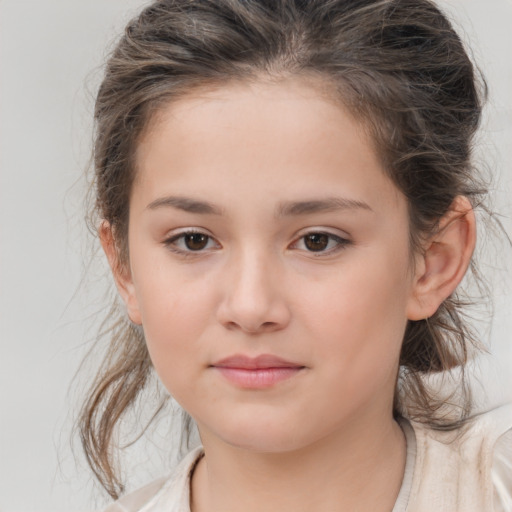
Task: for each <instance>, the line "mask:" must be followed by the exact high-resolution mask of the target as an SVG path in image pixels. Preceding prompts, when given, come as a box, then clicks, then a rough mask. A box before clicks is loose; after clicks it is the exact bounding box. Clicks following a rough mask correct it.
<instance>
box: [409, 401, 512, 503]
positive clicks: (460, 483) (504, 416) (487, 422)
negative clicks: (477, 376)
mask: <svg viewBox="0 0 512 512" xmlns="http://www.w3.org/2000/svg"><path fill="white" fill-rule="evenodd" d="M412 427H413V429H414V434H415V437H416V450H417V453H416V462H415V466H414V482H413V489H412V492H411V501H412V503H413V504H414V506H412V507H411V508H410V509H408V510H411V511H414V512H416V511H418V512H419V511H423V510H427V503H429V505H428V506H430V507H431V506H432V503H436V504H437V508H436V510H439V511H445V510H446V511H450V510H464V511H465V512H472V511H475V512H477V511H483V510H485V511H489V512H490V511H495V512H512V404H508V405H504V406H501V407H498V408H496V409H493V410H491V411H488V412H485V413H482V414H479V415H477V416H475V417H473V418H472V419H471V420H470V421H469V422H468V423H467V425H466V426H465V427H464V428H461V429H460V430H457V431H450V432H446V431H438V430H433V429H431V428H428V427H426V426H424V425H420V424H418V423H412ZM420 484H421V485H420Z"/></svg>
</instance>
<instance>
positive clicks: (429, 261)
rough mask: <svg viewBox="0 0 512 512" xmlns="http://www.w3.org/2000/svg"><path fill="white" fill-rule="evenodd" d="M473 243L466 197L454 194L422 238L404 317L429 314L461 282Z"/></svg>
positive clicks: (473, 230) (472, 217)
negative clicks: (430, 233)
mask: <svg viewBox="0 0 512 512" xmlns="http://www.w3.org/2000/svg"><path fill="white" fill-rule="evenodd" d="M475 243H476V226H475V214H474V212H473V208H472V206H471V203H470V202H469V200H468V198H467V197H464V196H457V197H456V198H455V199H454V201H453V203H452V205H451V206H450V209H449V210H448V212H447V213H446V214H445V215H444V216H443V218H442V219H441V221H440V223H439V229H438V231H437V232H436V233H435V234H434V235H433V236H432V237H431V238H430V239H428V240H427V241H426V242H425V245H424V247H425V251H424V253H423V254H422V255H421V256H419V257H418V258H417V259H416V269H415V276H414V282H413V290H412V295H411V297H410V300H409V303H408V308H407V318H408V319H409V320H423V319H425V318H429V317H431V316H432V315H433V314H434V313H435V312H436V311H437V309H438V308H439V306H440V305H441V304H442V302H443V301H444V300H445V299H447V298H448V297H449V296H450V295H451V294H452V293H453V291H454V290H455V288H456V287H457V285H458V284H459V283H460V282H461V280H462V278H463V277H464V274H465V273H466V270H467V269H468V266H469V263H470V261H471V256H472V254H473V251H474V248H475Z"/></svg>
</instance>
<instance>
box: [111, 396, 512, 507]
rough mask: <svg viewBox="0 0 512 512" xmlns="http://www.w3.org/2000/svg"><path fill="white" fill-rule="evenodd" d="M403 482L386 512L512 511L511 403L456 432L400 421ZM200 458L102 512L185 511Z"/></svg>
mask: <svg viewBox="0 0 512 512" xmlns="http://www.w3.org/2000/svg"><path fill="white" fill-rule="evenodd" d="M401 427H402V429H403V431H404V434H405V438H406V441H407V459H406V465H405V472H404V478H403V481H402V486H401V488H400V492H399V495H398V498H397V500H396V503H395V506H394V507H393V510H392V511H390V512H433V511H435V512H512V404H509V405H506V406H502V407H499V408H497V409H494V410H492V411H489V412H487V413H484V414H480V415H478V416H476V417H475V418H474V419H473V420H471V422H470V423H469V425H468V426H467V427H466V428H465V429H463V430H460V431H451V432H441V431H436V430H432V429H430V428H428V427H425V426H423V425H421V424H419V423H414V422H409V421H407V420H402V421H401ZM203 455H204V452H203V449H202V447H198V448H196V449H194V450H192V451H191V452H190V453H189V454H188V455H187V456H186V457H185V458H184V459H183V460H182V461H181V462H180V464H179V465H178V467H177V468H176V470H175V471H174V472H173V474H172V475H171V476H170V477H165V478H161V479H159V480H156V481H154V482H152V483H150V484H149V485H147V486H145V487H143V488H141V489H139V490H137V491H135V492H132V493H130V494H127V495H126V496H123V497H122V498H120V499H119V500H118V501H116V502H115V503H113V504H111V505H110V506H109V507H107V509H106V510H105V511H104V512H190V478H191V475H192V473H193V471H194V468H195V465H196V464H197V462H198V461H199V460H200V459H201V457H202V456H203Z"/></svg>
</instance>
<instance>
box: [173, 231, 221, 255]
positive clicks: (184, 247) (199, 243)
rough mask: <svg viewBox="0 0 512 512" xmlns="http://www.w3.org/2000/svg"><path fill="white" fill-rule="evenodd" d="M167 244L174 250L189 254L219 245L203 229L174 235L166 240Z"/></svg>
mask: <svg viewBox="0 0 512 512" xmlns="http://www.w3.org/2000/svg"><path fill="white" fill-rule="evenodd" d="M164 244H165V246H166V247H167V248H168V249H170V250H171V251H173V252H177V253H179V254H184V255H186V256H188V255H189V254H191V253H194V252H197V253H198V252H204V251H205V250H208V249H212V248H214V247H218V244H217V243H216V242H215V241H214V239H213V238H212V237H211V236H210V235H207V234H205V233H202V232H201V231H184V232H182V233H179V234H177V235H173V236H171V237H170V238H168V239H167V240H165V242H164Z"/></svg>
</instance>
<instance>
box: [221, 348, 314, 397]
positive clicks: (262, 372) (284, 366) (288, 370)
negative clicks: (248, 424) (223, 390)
mask: <svg viewBox="0 0 512 512" xmlns="http://www.w3.org/2000/svg"><path fill="white" fill-rule="evenodd" d="M211 367H212V368H215V369H216V370H218V371H219V372H220V373H221V374H222V375H223V376H224V377H225V378H226V379H227V380H228V381H230V382H231V383H233V384H235V385H237V386H239V387H242V388H245V389H264V388H269V387H271V386H273V385H275V384H277V383H279V382H282V381H284V380H287V379H289V378H291V377H293V376H294V375H296V374H297V373H299V372H300V371H301V370H303V369H304V368H305V367H304V366H303V365H301V364H298V363H295V362H292V361H286V360H285V359H281V358H280V357H276V356H273V355H271V354H262V355H260V356H258V357H248V356H244V355H238V354H237V355H234V356H231V357H227V358H225V359H221V360H220V361H217V362H216V363H214V364H212V365H211Z"/></svg>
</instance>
